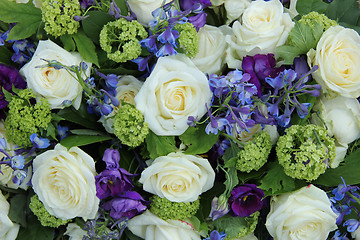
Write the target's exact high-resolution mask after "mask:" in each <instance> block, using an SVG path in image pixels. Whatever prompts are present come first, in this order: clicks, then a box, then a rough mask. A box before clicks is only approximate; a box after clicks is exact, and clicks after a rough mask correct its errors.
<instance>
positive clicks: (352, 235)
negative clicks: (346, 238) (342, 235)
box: [351, 227, 360, 240]
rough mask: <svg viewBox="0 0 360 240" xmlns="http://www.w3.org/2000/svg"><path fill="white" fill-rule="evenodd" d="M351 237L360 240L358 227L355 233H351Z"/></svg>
mask: <svg viewBox="0 0 360 240" xmlns="http://www.w3.org/2000/svg"><path fill="white" fill-rule="evenodd" d="M351 237H352V238H354V239H355V240H360V228H359V227H358V228H357V229H356V230H355V232H352V233H351Z"/></svg>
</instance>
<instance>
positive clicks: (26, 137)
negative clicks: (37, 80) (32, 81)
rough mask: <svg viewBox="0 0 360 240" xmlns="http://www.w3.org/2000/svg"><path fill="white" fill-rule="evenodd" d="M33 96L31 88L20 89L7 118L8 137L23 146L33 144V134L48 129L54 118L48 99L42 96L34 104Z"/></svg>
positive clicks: (10, 104) (10, 106)
mask: <svg viewBox="0 0 360 240" xmlns="http://www.w3.org/2000/svg"><path fill="white" fill-rule="evenodd" d="M32 98H35V94H34V92H33V91H32V90H31V89H28V88H27V89H24V90H21V91H19V93H18V95H14V96H13V97H12V99H11V101H10V103H9V105H8V106H9V112H8V115H7V117H6V119H5V124H4V125H5V130H6V138H7V139H8V140H9V141H10V142H12V143H15V144H16V145H18V146H22V147H30V146H32V144H31V141H30V136H31V134H33V133H39V132H40V130H45V129H47V127H48V126H49V124H50V122H51V120H52V117H51V108H50V104H49V102H48V100H47V99H45V98H42V99H41V100H40V101H38V102H37V103H36V104H35V105H32V104H31V103H30V99H32Z"/></svg>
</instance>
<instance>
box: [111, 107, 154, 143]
mask: <svg viewBox="0 0 360 240" xmlns="http://www.w3.org/2000/svg"><path fill="white" fill-rule="evenodd" d="M113 125H114V133H115V135H116V136H117V137H118V138H119V139H120V141H121V143H122V144H125V145H128V146H130V147H137V146H139V145H140V144H141V143H143V142H144V140H145V138H146V135H147V134H148V133H149V127H148V124H147V123H146V122H144V116H143V115H142V113H141V112H140V111H139V110H138V109H136V108H135V107H134V106H133V105H131V104H123V105H122V106H121V107H119V109H118V112H117V113H116V115H115V117H114V124H113Z"/></svg>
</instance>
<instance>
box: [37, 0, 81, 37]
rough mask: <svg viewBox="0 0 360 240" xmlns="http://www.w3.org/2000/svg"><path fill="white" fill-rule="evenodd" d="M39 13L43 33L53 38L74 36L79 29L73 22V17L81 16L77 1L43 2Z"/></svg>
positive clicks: (77, 24)
mask: <svg viewBox="0 0 360 240" xmlns="http://www.w3.org/2000/svg"><path fill="white" fill-rule="evenodd" d="M41 12H42V20H43V22H44V23H45V28H44V29H45V31H46V32H47V33H48V34H50V35H52V36H54V37H59V36H62V35H65V34H74V33H76V32H77V30H78V28H79V27H80V23H79V22H77V21H75V20H74V16H80V15H81V10H80V3H79V1H77V0H75V1H73V0H43V2H42V6H41Z"/></svg>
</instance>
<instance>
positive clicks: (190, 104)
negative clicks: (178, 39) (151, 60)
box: [135, 54, 212, 136]
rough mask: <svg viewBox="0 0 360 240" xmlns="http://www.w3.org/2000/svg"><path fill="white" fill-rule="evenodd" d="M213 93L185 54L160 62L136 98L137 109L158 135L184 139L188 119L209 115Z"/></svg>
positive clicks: (169, 57) (168, 57) (205, 79)
mask: <svg viewBox="0 0 360 240" xmlns="http://www.w3.org/2000/svg"><path fill="white" fill-rule="evenodd" d="M211 97H212V93H211V90H210V87H209V83H208V79H207V77H206V75H205V74H204V73H203V72H201V71H200V70H199V69H198V68H197V67H196V66H195V65H194V63H193V62H192V61H191V60H190V59H189V58H188V57H187V56H185V55H184V54H177V55H175V56H174V55H172V56H167V57H161V58H159V59H158V61H157V63H156V65H155V68H154V69H153V71H152V72H151V74H150V76H149V77H148V78H147V79H146V81H145V83H144V85H143V86H142V87H141V89H140V91H139V93H138V94H137V95H136V97H135V103H136V108H137V109H138V110H139V111H140V112H141V113H142V114H144V117H145V122H147V123H148V125H149V128H150V129H151V130H152V131H153V132H154V133H155V134H157V135H161V136H164V135H173V136H174V135H175V136H178V135H181V134H183V133H184V132H185V131H186V129H187V128H188V127H189V126H188V124H187V120H188V117H189V116H194V117H198V118H201V117H202V116H203V115H204V114H205V113H206V107H205V104H207V105H209V104H210V101H211Z"/></svg>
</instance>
